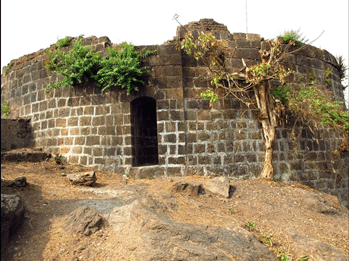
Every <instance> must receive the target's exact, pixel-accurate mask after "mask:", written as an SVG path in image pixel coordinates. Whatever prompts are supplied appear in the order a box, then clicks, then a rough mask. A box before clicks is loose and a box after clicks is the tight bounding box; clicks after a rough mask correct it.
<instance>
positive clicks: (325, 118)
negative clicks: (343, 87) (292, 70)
mask: <svg viewBox="0 0 349 261" xmlns="http://www.w3.org/2000/svg"><path fill="white" fill-rule="evenodd" d="M288 105H289V108H290V109H291V110H292V111H293V112H294V113H295V114H297V115H299V116H300V117H302V118H303V119H304V120H305V121H310V120H312V121H315V122H318V123H319V124H321V125H329V126H331V127H333V128H335V129H337V130H340V131H342V132H343V133H344V134H345V135H346V136H347V137H349V115H348V112H347V111H345V110H344V109H343V107H342V105H343V102H339V101H333V100H331V99H330V98H329V97H328V96H327V95H325V94H324V93H323V92H322V91H321V90H320V89H319V88H318V87H317V86H316V82H315V81H314V80H313V81H311V82H310V83H309V84H307V83H302V84H301V85H300V88H299V90H297V91H296V92H295V93H294V95H293V96H292V98H291V99H290V101H289V103H288Z"/></svg>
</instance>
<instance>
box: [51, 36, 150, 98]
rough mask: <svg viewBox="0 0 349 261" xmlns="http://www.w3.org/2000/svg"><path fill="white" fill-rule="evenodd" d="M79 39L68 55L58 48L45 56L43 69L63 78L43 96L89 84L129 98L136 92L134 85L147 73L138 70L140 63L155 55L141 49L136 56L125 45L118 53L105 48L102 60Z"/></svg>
mask: <svg viewBox="0 0 349 261" xmlns="http://www.w3.org/2000/svg"><path fill="white" fill-rule="evenodd" d="M81 38H82V36H79V37H78V39H77V40H76V41H75V42H74V44H73V47H72V49H71V50H70V51H69V52H68V53H66V52H64V51H62V50H61V49H60V48H58V49H57V50H54V51H48V52H47V57H48V61H47V62H46V65H45V68H47V69H49V70H51V71H52V72H53V73H55V74H60V75H62V76H63V77H64V78H63V80H60V81H57V82H51V83H50V84H49V85H48V86H47V88H46V89H45V91H46V92H48V91H50V90H53V89H56V88H60V87H68V86H74V85H76V84H83V83H86V82H89V81H91V82H93V83H94V84H95V85H96V86H98V87H101V88H102V91H105V90H106V89H108V88H110V87H111V86H120V87H121V88H126V89H127V94H128V95H129V94H130V93H131V91H132V90H135V91H138V87H137V86H136V85H137V83H141V84H143V81H142V80H141V79H140V77H141V76H142V74H143V73H145V72H146V67H141V61H142V59H143V58H145V57H147V56H149V55H150V54H152V53H154V52H155V51H146V50H145V48H144V49H143V50H142V51H140V52H138V51H136V50H135V47H134V46H133V45H132V44H128V43H125V42H124V43H122V44H121V45H120V49H118V48H116V47H112V48H111V47H108V49H107V52H108V56H106V57H101V56H100V54H99V53H97V52H96V51H95V50H93V49H91V48H90V47H89V46H83V45H82V43H81Z"/></svg>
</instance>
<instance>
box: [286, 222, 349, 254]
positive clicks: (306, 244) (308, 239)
mask: <svg viewBox="0 0 349 261" xmlns="http://www.w3.org/2000/svg"><path fill="white" fill-rule="evenodd" d="M288 234H289V235H290V238H291V240H292V241H294V242H295V244H294V246H295V247H294V248H295V249H294V250H295V253H296V254H297V256H300V257H303V256H309V260H317V261H327V260H333V261H347V260H348V259H347V257H346V255H345V253H344V252H343V251H342V250H340V249H339V248H337V247H335V246H332V245H329V244H327V243H325V242H324V241H321V240H319V239H316V238H314V237H312V236H310V235H303V234H299V233H298V231H296V230H292V229H289V231H288Z"/></svg>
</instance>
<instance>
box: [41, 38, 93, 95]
mask: <svg viewBox="0 0 349 261" xmlns="http://www.w3.org/2000/svg"><path fill="white" fill-rule="evenodd" d="M81 38H82V36H79V37H78V39H77V40H76V42H75V43H74V44H73V49H72V50H71V51H70V52H69V53H68V54H66V53H65V52H64V51H61V50H60V49H58V50H55V51H53V52H48V53H47V57H48V59H49V61H48V62H47V63H46V65H45V67H46V68H47V69H50V70H52V72H53V73H58V74H61V75H62V76H64V79H63V80H61V81H57V82H51V84H49V85H48V86H47V88H46V90H45V91H46V92H47V91H50V90H53V89H56V88H60V87H68V86H71V85H74V84H82V83H86V82H88V81H90V80H92V81H94V82H95V81H97V77H96V74H97V72H98V71H99V69H100V54H99V53H96V52H95V51H94V50H92V49H90V47H89V46H82V44H81Z"/></svg>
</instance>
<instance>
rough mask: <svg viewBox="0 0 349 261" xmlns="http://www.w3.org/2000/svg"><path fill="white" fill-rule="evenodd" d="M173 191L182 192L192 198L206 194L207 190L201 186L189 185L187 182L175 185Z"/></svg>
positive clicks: (179, 182)
mask: <svg viewBox="0 0 349 261" xmlns="http://www.w3.org/2000/svg"><path fill="white" fill-rule="evenodd" d="M173 189H174V191H176V192H180V193H181V192H182V193H185V194H187V195H190V196H198V195H200V194H205V190H204V188H203V186H202V185H201V184H194V183H189V182H186V181H178V182H176V183H175V184H174V185H173Z"/></svg>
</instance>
